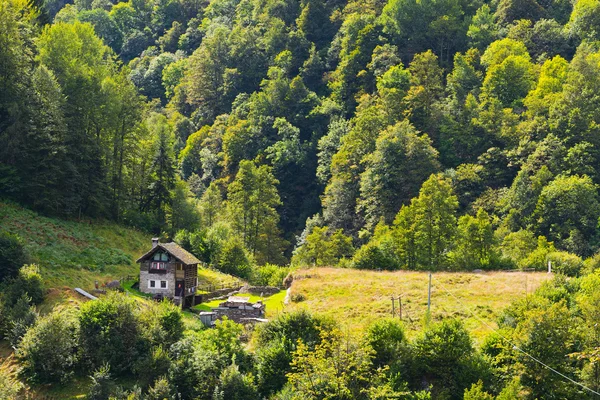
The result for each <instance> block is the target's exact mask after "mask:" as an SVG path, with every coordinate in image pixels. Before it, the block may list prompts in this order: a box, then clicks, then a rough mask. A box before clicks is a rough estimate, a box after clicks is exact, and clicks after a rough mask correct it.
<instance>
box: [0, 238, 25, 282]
mask: <svg viewBox="0 0 600 400" xmlns="http://www.w3.org/2000/svg"><path fill="white" fill-rule="evenodd" d="M25 264H27V254H26V253H25V249H24V248H23V244H22V243H21V239H20V238H19V237H18V236H17V235H13V234H11V233H8V232H0V282H4V281H6V280H7V279H10V278H14V277H16V276H17V275H18V273H19V269H20V268H21V267H22V266H23V265H25Z"/></svg>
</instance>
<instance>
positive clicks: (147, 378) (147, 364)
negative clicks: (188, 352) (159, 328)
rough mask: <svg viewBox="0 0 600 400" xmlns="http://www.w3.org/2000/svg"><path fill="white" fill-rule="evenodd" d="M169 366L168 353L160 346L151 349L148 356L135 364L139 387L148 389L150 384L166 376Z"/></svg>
mask: <svg viewBox="0 0 600 400" xmlns="http://www.w3.org/2000/svg"><path fill="white" fill-rule="evenodd" d="M170 366H171V357H170V356H169V352H168V351H166V350H165V349H164V348H163V347H162V346H158V347H155V348H153V349H152V350H151V351H150V354H149V355H147V356H146V357H144V358H142V359H140V360H138V361H137V362H136V364H135V368H134V369H135V372H136V375H137V376H139V377H140V385H142V386H144V387H148V386H149V385H150V384H152V382H154V381H155V380H157V379H158V378H160V377H161V376H165V375H167V373H168V372H169V367H170Z"/></svg>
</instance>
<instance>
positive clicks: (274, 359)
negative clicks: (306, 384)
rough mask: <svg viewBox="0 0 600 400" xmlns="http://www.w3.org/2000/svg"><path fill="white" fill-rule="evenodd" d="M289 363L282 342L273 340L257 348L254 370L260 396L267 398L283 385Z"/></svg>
mask: <svg viewBox="0 0 600 400" xmlns="http://www.w3.org/2000/svg"><path fill="white" fill-rule="evenodd" d="M291 361H292V358H291V355H290V354H289V352H288V351H286V349H285V346H284V344H283V341H277V340H274V341H272V342H270V343H268V344H266V345H264V346H261V347H259V348H258V350H257V352H256V363H255V370H256V376H257V381H258V388H259V391H260V394H261V396H263V397H269V396H270V395H271V394H273V393H275V392H278V391H279V390H280V389H281V388H282V387H283V386H284V385H285V383H286V382H287V378H286V376H285V371H288V370H289V368H290V362H291Z"/></svg>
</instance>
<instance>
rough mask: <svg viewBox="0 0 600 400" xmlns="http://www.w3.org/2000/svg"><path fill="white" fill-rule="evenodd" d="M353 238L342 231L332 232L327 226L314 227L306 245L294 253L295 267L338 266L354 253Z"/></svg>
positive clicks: (305, 240)
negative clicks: (341, 260) (342, 260)
mask: <svg viewBox="0 0 600 400" xmlns="http://www.w3.org/2000/svg"><path fill="white" fill-rule="evenodd" d="M353 250H354V249H353V246H352V238H350V237H348V236H346V235H344V232H343V230H342V229H338V230H336V231H335V232H330V230H329V228H328V227H327V226H324V227H319V226H315V227H313V229H312V231H311V232H310V234H309V235H308V236H306V238H305V239H304V243H303V244H302V246H300V247H299V248H298V249H296V251H295V252H294V257H293V258H292V263H293V264H294V265H314V266H327V265H336V264H337V263H338V262H339V261H340V259H342V258H345V257H349V256H350V255H352V252H353Z"/></svg>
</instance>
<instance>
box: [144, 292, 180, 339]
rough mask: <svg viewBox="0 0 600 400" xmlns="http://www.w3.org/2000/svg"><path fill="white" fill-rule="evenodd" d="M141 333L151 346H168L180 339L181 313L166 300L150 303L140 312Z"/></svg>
mask: <svg viewBox="0 0 600 400" xmlns="http://www.w3.org/2000/svg"><path fill="white" fill-rule="evenodd" d="M140 322H141V323H142V325H143V329H142V335H143V336H144V337H145V338H146V339H147V340H148V341H149V342H150V344H151V345H153V346H164V347H165V348H169V347H170V346H171V345H172V344H173V343H175V342H177V341H178V340H179V339H181V337H182V335H183V331H184V325H183V313H182V312H181V308H179V307H177V306H176V305H174V304H173V303H171V302H170V301H168V300H165V301H162V302H160V303H152V304H150V305H149V306H148V307H144V308H143V309H142V311H141V312H140Z"/></svg>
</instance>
